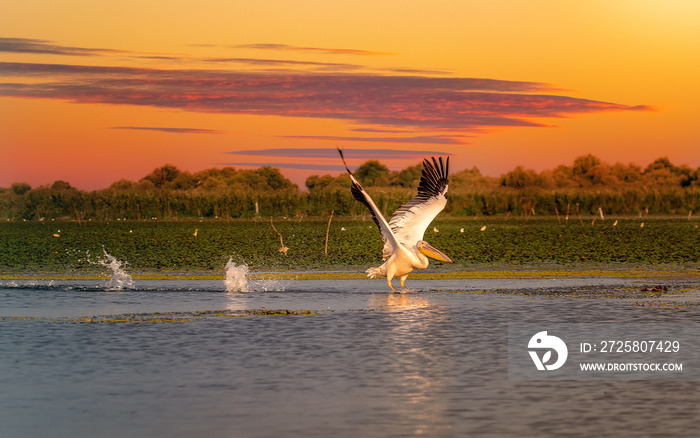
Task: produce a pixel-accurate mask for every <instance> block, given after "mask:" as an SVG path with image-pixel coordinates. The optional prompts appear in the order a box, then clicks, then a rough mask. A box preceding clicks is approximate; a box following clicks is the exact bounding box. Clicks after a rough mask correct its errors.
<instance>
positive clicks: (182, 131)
mask: <svg viewBox="0 0 700 438" xmlns="http://www.w3.org/2000/svg"><path fill="white" fill-rule="evenodd" d="M109 129H125V130H131V131H156V132H167V133H170V134H223V133H224V131H217V130H215V129H200V128H160V127H148V126H113V127H111V128H109Z"/></svg>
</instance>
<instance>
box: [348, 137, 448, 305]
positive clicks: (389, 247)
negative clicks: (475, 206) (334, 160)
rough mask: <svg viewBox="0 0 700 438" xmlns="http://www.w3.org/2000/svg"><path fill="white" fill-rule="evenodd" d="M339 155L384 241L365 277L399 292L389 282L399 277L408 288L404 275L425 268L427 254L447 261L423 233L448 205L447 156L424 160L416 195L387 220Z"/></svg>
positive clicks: (351, 188) (359, 197)
mask: <svg viewBox="0 0 700 438" xmlns="http://www.w3.org/2000/svg"><path fill="white" fill-rule="evenodd" d="M338 152H339V153H340V158H341V159H342V160H343V164H344V165H345V170H347V171H348V174H350V179H351V180H352V185H351V186H350V192H351V193H352V196H353V197H354V198H355V199H357V200H358V201H360V202H362V203H363V204H364V205H365V206H366V207H367V208H368V209H369V211H370V212H371V213H372V219H374V222H375V223H376V224H377V226H378V227H379V232H380V233H381V235H382V240H383V241H384V250H383V252H382V255H383V259H384V264H383V265H381V266H380V267H378V268H369V269H368V270H367V271H366V272H367V276H368V277H370V278H377V277H386V282H387V284H388V285H389V287H390V288H391V290H393V291H394V292H398V291H397V290H396V288H394V286H393V285H392V284H391V280H392V279H393V278H394V277H399V278H401V289H402V291H403V292H405V291H407V290H408V289H407V288H406V286H405V284H404V282H405V281H406V277H408V274H410V273H411V272H412V271H413V270H414V269H425V268H427V267H428V263H429V261H428V257H431V258H433V259H435V260H440V261H443V262H450V263H452V260H450V258H449V257H447V256H446V255H445V254H443V253H442V252H440V251H438V250H437V249H435V248H433V247H432V246H431V245H429V244H428V242H426V241H425V240H423V235H424V234H425V230H426V229H427V228H428V225H430V223H431V222H432V221H433V219H435V217H436V216H437V215H438V214H440V212H441V211H442V210H443V209H444V208H445V205H446V204H447V196H446V195H447V177H448V174H449V168H450V158H449V157H448V158H447V160H446V162H445V163H443V161H442V157H440V158H439V161H438V160H436V159H435V158H434V157H433V158H432V163H431V162H430V161H428V160H427V159H424V160H423V175H422V176H421V178H420V183H419V184H418V194H417V195H416V197H415V198H413V199H411V200H410V201H408V202H407V203H405V204H403V205H402V206H401V207H399V208H398V210H396V211H395V212H394V214H393V215H392V216H391V220H390V221H389V222H387V221H386V219H385V218H384V216H382V213H381V212H380V211H379V209H378V208H377V206H376V204H375V203H374V201H373V200H372V198H371V197H370V196H369V194H368V193H367V192H366V191H365V189H363V188H362V185H361V184H360V183H359V181H357V179H355V176H354V175H353V174H352V172H350V169H348V165H347V163H346V162H345V157H343V151H342V150H341V149H340V148H338Z"/></svg>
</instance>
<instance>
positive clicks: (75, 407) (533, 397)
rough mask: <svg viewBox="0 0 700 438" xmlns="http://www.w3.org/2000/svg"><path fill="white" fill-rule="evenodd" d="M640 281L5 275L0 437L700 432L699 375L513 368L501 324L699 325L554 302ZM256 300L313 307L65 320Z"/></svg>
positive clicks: (693, 313) (235, 306)
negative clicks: (122, 284) (118, 281)
mask: <svg viewBox="0 0 700 438" xmlns="http://www.w3.org/2000/svg"><path fill="white" fill-rule="evenodd" d="M645 281H646V282H648V281H647V280H644V279H619V278H615V279H613V278H592V279H591V278H589V279H583V278H570V279H546V280H545V279H542V280H541V279H530V280H517V279H511V280H502V279H489V280H432V281H428V280H424V281H423V280H413V281H409V282H408V283H410V284H409V285H410V286H411V287H412V288H414V289H415V290H414V291H413V292H412V293H409V294H405V295H394V294H389V293H387V290H386V284H385V283H384V282H383V281H379V280H378V281H369V280H366V281H365V280H362V281H358V280H306V281H296V280H284V281H282V280H260V281H259V282H257V283H256V282H252V283H251V285H250V286H251V287H250V289H251V291H250V292H247V293H226V292H225V291H224V289H225V288H224V286H223V284H222V282H221V281H213V280H212V281H209V280H181V281H162V280H153V281H137V282H134V284H133V285H132V286H131V288H122V289H121V290H112V289H114V288H110V287H108V285H105V284H104V282H99V281H77V280H71V281H62V282H61V281H53V282H50V281H41V280H35V281H19V280H17V281H9V280H5V281H2V282H0V303H1V306H2V307H1V308H0V317H4V318H5V319H4V320H1V321H0V351H1V352H2V354H0V370H2V372H0V425H1V426H0V428H1V430H2V436H4V437H34V436H36V437H43V436H54V437H117V436H135V437H141V436H143V437H152V436H155V437H158V436H168V437H191V436H208V437H229V436H246V437H279V436H304V437H327V436H337V437H356V436H369V437H374V436H376V437H393V436H395V437H400V436H415V435H425V436H430V437H441V436H493V437H500V436H563V435H566V436H582V437H583V436H600V435H605V436H697V430H698V426H699V421H700V420H698V419H699V418H700V408H699V407H698V406H700V403H698V402H700V382H694V381H622V382H620V381H615V382H613V381H610V382H607V381H602V382H600V381H599V382H580V381H567V382H520V381H509V380H508V378H507V324H508V323H509V322H694V323H697V322H700V316H698V312H697V308H696V307H693V306H686V307H681V308H659V307H638V306H634V305H632V303H631V302H630V301H629V300H625V299H577V298H568V297H558V298H551V295H552V294H551V292H555V291H568V290H574V289H586V290H589V289H590V290H600V291H601V293H605V292H606V291H610V290H614V289H616V288H625V287H630V286H633V287H638V285H639V284H643V283H645ZM649 281H652V280H649ZM653 281H654V282H657V283H659V282H663V281H664V280H658V279H655V280H653ZM408 283H407V284H408ZM668 283H669V284H673V281H670V280H669V281H668ZM528 290H529V291H533V295H531V296H524V295H523V294H522V293H520V292H522V291H528ZM538 291H545V292H547V293H546V295H547V296H541V295H538V293H537V292H538ZM477 292H479V293H477ZM482 292H488V293H482ZM491 292H494V293H491ZM511 292H512V293H516V292H518V293H516V294H515V295H511V294H509V293H511ZM260 308H265V309H289V310H311V311H313V312H312V313H313V314H312V315H267V316H248V317H230V315H232V314H231V313H229V314H228V315H229V316H215V315H214V314H212V316H204V317H197V318H191V319H187V320H184V319H183V320H182V321H180V322H159V323H149V322H135V321H133V322H126V323H110V322H99V323H81V322H78V321H76V320H74V319H73V318H78V317H86V316H99V315H121V314H134V313H136V314H144V313H145V314H147V313H152V312H184V313H187V312H195V311H200V310H213V309H229V310H247V309H260ZM20 317H21V318H20ZM102 321H109V318H106V319H105V318H103V319H102Z"/></svg>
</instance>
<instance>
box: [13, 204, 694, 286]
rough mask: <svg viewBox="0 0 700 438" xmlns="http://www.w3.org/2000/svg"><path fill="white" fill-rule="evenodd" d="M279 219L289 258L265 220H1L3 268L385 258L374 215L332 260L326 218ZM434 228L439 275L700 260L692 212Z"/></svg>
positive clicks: (208, 266)
mask: <svg viewBox="0 0 700 438" xmlns="http://www.w3.org/2000/svg"><path fill="white" fill-rule="evenodd" d="M616 222H617V225H615V223H616ZM274 224H275V227H276V228H277V230H278V231H279V232H280V233H281V234H282V236H283V239H284V244H285V246H287V247H288V248H289V250H288V251H287V255H284V254H283V253H281V252H279V251H278V250H279V248H280V240H279V236H278V235H277V233H276V232H275V231H274V230H273V229H272V227H271V226H270V222H269V220H266V219H260V220H255V219H238V220H230V221H227V220H223V219H220V220H204V221H198V220H180V221H153V220H149V221H121V220H120V221H110V222H96V221H90V222H81V223H78V222H77V221H69V222H64V221H50V220H45V221H26V222H23V221H20V222H17V221H11V222H0V272H4V273H30V274H31V273H37V272H61V273H66V272H76V273H78V272H104V270H105V268H104V267H102V266H99V265H96V264H94V263H91V261H92V262H94V261H95V260H97V259H99V258H101V257H103V252H102V248H103V247H104V249H105V250H106V251H107V252H108V253H110V254H111V255H113V256H115V257H116V258H117V259H119V260H121V261H126V262H128V265H127V267H126V270H127V271H128V272H204V273H206V272H223V269H224V266H225V264H226V262H227V261H228V259H229V257H233V261H234V262H236V263H239V264H240V263H242V262H245V263H247V264H248V265H249V266H250V268H251V269H253V270H256V271H271V270H309V269H311V270H313V269H324V270H334V269H336V270H340V269H347V268H348V267H351V269H357V270H360V271H361V270H363V269H364V268H366V267H369V266H372V265H375V266H376V265H378V264H379V263H380V261H381V249H382V243H381V240H380V238H379V233H378V231H377V229H376V226H375V225H374V223H373V222H372V221H371V220H369V219H368V220H365V221H363V220H360V219H347V218H340V219H338V218H334V219H333V221H332V223H331V229H330V234H329V242H328V256H325V255H324V245H325V236H326V227H327V224H328V220H327V218H326V219H305V220H299V219H283V218H275V222H274ZM642 224H644V226H642ZM433 225H434V226H435V227H437V229H438V230H439V232H437V233H435V232H434V231H433V229H432V227H431V228H430V229H429V230H428V231H427V232H426V236H425V239H426V240H427V241H429V242H430V243H431V244H433V245H435V247H436V248H439V249H441V250H444V252H445V253H446V254H448V255H449V256H450V257H451V258H452V259H453V260H454V261H455V263H454V264H441V263H439V262H433V264H432V265H431V266H432V267H436V268H437V270H438V271H441V272H442V271H448V270H465V269H467V270H470V269H473V268H475V267H478V266H480V265H481V264H493V263H496V264H498V263H501V264H530V263H534V264H548V263H554V264H577V263H584V264H588V263H604V264H616V263H620V264H626V265H627V266H629V265H635V264H643V265H644V264H671V265H678V264H680V265H687V266H692V267H696V266H697V263H698V261H699V260H700V229H698V227H697V225H698V221H697V220H690V221H689V220H687V218H685V219H653V218H644V219H637V218H627V219H619V220H617V221H615V220H612V219H606V220H604V221H603V220H600V219H597V220H596V221H595V222H593V221H592V220H590V219H589V220H587V221H583V222H582V221H580V220H579V219H578V218H576V219H574V218H570V219H569V220H568V221H566V220H565V219H564V218H560V220H557V219H556V218H547V219H542V218H529V219H526V218H513V217H512V216H511V217H509V218H507V219H506V217H499V218H490V219H485V220H481V219H476V220H475V219H473V218H449V217H448V218H438V220H436V221H435V222H434V223H433ZM484 227H485V229H483V231H482V228H484ZM342 228H345V230H342ZM195 230H196V232H197V234H196V235H195ZM462 230H463V231H462Z"/></svg>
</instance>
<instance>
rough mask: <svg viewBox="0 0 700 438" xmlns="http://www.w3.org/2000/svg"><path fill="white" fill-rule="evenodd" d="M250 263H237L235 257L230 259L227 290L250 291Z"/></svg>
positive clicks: (227, 269) (226, 282)
mask: <svg viewBox="0 0 700 438" xmlns="http://www.w3.org/2000/svg"><path fill="white" fill-rule="evenodd" d="M247 276H248V265H246V264H245V263H243V264H241V265H236V264H235V263H234V262H233V257H231V258H229V259H228V263H226V279H225V280H224V284H225V285H226V292H250V287H249V286H248V278H247Z"/></svg>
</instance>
